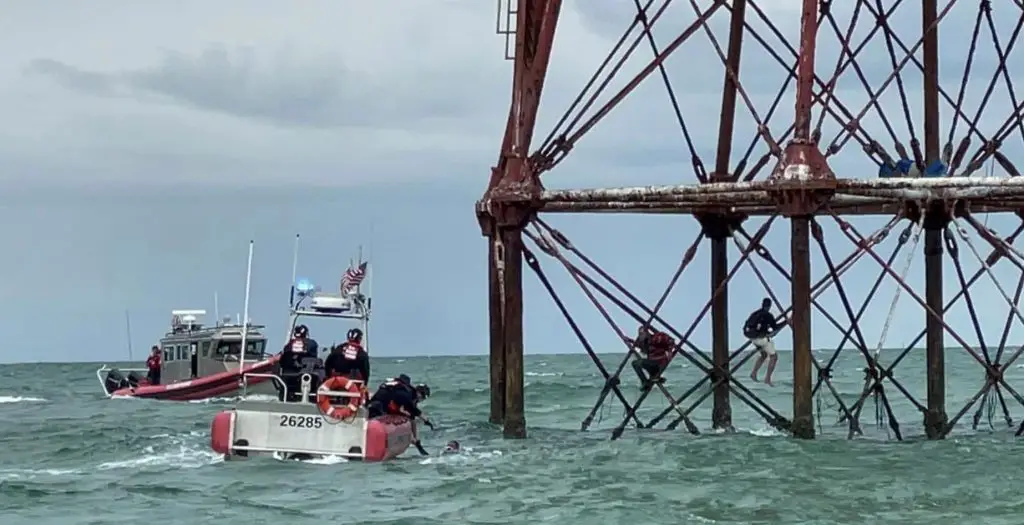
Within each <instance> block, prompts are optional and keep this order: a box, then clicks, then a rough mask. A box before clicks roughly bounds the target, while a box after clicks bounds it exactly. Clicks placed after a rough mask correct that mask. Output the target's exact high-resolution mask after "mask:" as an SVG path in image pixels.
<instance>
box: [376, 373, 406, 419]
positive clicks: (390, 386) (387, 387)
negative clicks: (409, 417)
mask: <svg viewBox="0 0 1024 525" xmlns="http://www.w3.org/2000/svg"><path fill="white" fill-rule="evenodd" d="M378 390H384V391H394V390H410V387H409V385H407V384H405V383H403V382H401V381H399V380H398V378H395V377H391V378H388V380H387V381H384V382H383V383H381V385H380V388H379V389H378ZM384 408H385V412H387V413H388V414H393V415H404V414H403V413H402V407H401V406H399V405H398V403H396V402H394V401H393V400H391V399H388V402H387V405H385V407H384Z"/></svg>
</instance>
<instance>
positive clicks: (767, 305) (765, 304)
mask: <svg viewBox="0 0 1024 525" xmlns="http://www.w3.org/2000/svg"><path fill="white" fill-rule="evenodd" d="M761 309H762V310H771V309H772V300H771V299H770V298H768V297H765V298H764V299H761Z"/></svg>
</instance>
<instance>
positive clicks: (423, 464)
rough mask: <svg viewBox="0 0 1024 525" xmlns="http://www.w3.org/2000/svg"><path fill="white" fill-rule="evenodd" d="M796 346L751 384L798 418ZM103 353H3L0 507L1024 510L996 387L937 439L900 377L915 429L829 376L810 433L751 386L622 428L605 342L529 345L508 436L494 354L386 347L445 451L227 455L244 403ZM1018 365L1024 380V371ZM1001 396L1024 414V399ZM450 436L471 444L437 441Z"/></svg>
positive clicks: (907, 375)
mask: <svg viewBox="0 0 1024 525" xmlns="http://www.w3.org/2000/svg"><path fill="white" fill-rule="evenodd" d="M816 354H817V356H818V358H819V359H821V360H824V359H825V358H827V354H826V353H825V352H817V353H816ZM789 355H790V354H788V353H784V352H783V353H780V356H781V359H780V363H779V367H778V371H777V374H776V381H777V384H776V386H775V387H774V388H770V387H767V386H765V385H761V384H757V385H753V386H751V389H752V390H753V391H754V392H755V393H756V394H757V395H758V396H760V397H762V398H763V399H765V400H766V401H767V402H768V403H769V404H771V405H772V406H773V407H774V408H776V409H777V410H779V411H780V412H781V413H783V414H786V415H789V414H790V413H791V411H792V408H791V407H792V403H791V400H790V393H791V385H792V372H791V361H790V360H789ZM604 357H605V358H606V359H608V360H610V361H613V362H614V361H615V360H616V359H617V357H615V356H604ZM886 357H887V354H886V353H885V352H883V361H884V360H885V359H886ZM888 357H889V358H891V354H890V355H888ZM923 361H924V356H923V352H915V353H913V354H912V355H911V356H910V357H909V358H908V360H907V362H905V363H903V364H901V365H900V366H899V368H897V374H896V375H897V378H899V379H900V380H901V381H902V382H903V383H904V384H905V386H906V387H907V388H908V390H909V391H910V392H911V393H912V394H913V395H914V396H916V397H917V398H918V399H920V400H921V401H922V402H924V366H923V365H924V362H923ZM680 362H681V360H680ZM862 365H863V361H862V358H860V357H859V356H857V355H856V354H854V353H852V352H844V357H843V358H841V359H840V361H839V363H838V365H837V367H836V371H835V374H834V376H835V377H834V380H833V383H834V385H835V387H836V390H837V391H838V393H839V395H840V396H841V397H842V398H843V400H844V401H845V402H846V403H848V404H849V403H852V402H853V401H854V400H855V399H856V398H857V397H858V395H859V394H860V392H861V388H862V386H863V383H862V380H863V374H862V372H861V366H862ZM97 366H98V365H96V364H82V363H69V364H19V365H4V366H0V524H2V525H20V524H32V525H71V524H96V525H100V524H102V525H114V524H122V523H123V524H138V523H150V524H152V523H163V524H198V523H218V524H224V525H227V524H235V523H237V524H262V523H267V524H270V523H274V524H278V523H286V524H288V525H302V524H307V523H308V524H322V523H347V524H348V523H350V524H359V523H366V524H370V523H375V524H385V523H390V524H416V525H428V524H449V523H450V524H484V523H490V524H512V523H548V522H550V523H584V524H594V525H597V524H605V523H607V524H627V523H629V524H648V523H649V524H660V523H701V524H714V523H718V524H740V523H785V524H833V523H851V524H852V523H857V524H863V523H886V524H896V523H899V524H904V523H905V524H910V523H920V524H929V525H938V524H946V523H948V524H963V523H968V522H972V523H974V522H976V523H985V524H987V525H988V524H991V525H995V524H1004V523H1005V524H1015V525H1017V524H1021V523H1024V491H1022V490H1021V485H1018V483H1019V481H1015V480H1020V479H1021V477H1020V476H1021V472H1022V471H1024V468H1022V467H1024V459H1022V457H1021V456H1019V455H1018V451H1019V450H1021V448H1022V447H1024V440H1022V439H1024V438H1014V437H1013V430H1014V429H1015V428H1010V427H1008V425H1007V422H1006V420H1005V418H1004V416H1003V414H1002V409H1001V406H1000V404H999V402H998V398H993V401H995V403H989V404H988V405H987V406H988V407H991V406H994V407H995V410H990V409H989V408H987V407H986V408H985V409H984V410H982V411H981V412H980V413H979V416H980V417H979V420H978V421H979V426H978V429H977V430H973V429H972V428H971V427H972V423H973V421H972V420H973V416H974V414H975V411H974V410H972V411H971V412H969V413H968V414H967V416H966V417H965V418H964V420H963V421H962V422H961V425H960V427H959V429H958V430H957V431H956V432H955V433H954V434H953V435H952V436H951V437H950V438H949V439H946V440H944V441H937V442H935V441H933V442H929V441H925V440H923V439H922V438H921V436H922V434H923V430H922V424H921V420H922V418H921V415H920V414H919V413H918V412H917V411H916V409H914V407H913V405H912V404H911V403H910V402H909V401H907V400H905V398H903V396H902V394H900V393H899V392H898V391H897V390H896V389H895V388H894V387H892V386H890V387H887V390H888V394H889V397H890V400H891V401H892V404H893V406H894V411H895V412H896V416H897V418H898V419H899V421H900V423H901V430H902V432H903V433H904V435H905V440H904V441H903V442H898V441H896V440H894V439H892V433H891V430H887V429H886V428H884V427H880V426H878V425H877V424H876V417H875V416H876V412H875V403H874V401H873V400H869V401H868V403H867V406H866V407H865V409H864V411H863V413H862V422H861V423H862V428H863V431H864V435H863V436H862V437H859V438H856V439H854V440H847V439H846V435H847V432H846V427H845V426H844V425H837V424H836V421H837V415H838V411H837V408H836V402H835V400H834V398H832V397H831V394H828V393H827V392H826V391H823V394H822V397H821V398H820V401H818V402H817V403H816V405H817V407H818V409H819V420H820V436H819V439H817V440H814V441H798V440H795V439H792V438H789V437H786V436H784V435H782V434H780V433H779V432H777V431H775V430H773V429H771V428H770V427H769V426H768V425H767V424H765V423H764V422H763V421H762V420H760V419H759V418H758V416H756V415H755V413H754V412H753V411H751V410H749V409H747V408H746V407H744V406H743V405H742V404H741V403H740V402H739V401H737V400H735V399H734V400H733V417H734V422H735V425H736V427H737V429H736V432H735V433H731V434H720V433H714V432H711V431H710V430H709V427H710V413H711V408H710V400H709V401H708V403H707V404H706V405H705V406H703V407H701V408H699V409H697V411H696V412H695V414H694V419H695V422H696V423H697V425H698V427H700V429H701V430H702V431H703V433H702V435H701V436H692V435H689V434H687V433H686V432H685V430H684V429H683V427H682V426H680V428H679V429H677V430H672V431H666V430H642V431H638V430H635V429H630V430H627V431H626V433H625V434H624V435H623V438H622V439H620V440H617V441H611V440H609V435H610V429H611V428H613V427H615V426H616V425H617V424H618V423H619V421H621V419H622V417H623V410H622V408H621V406H619V405H618V402H617V400H615V399H614V398H610V399H609V401H608V406H607V407H606V408H604V409H602V410H601V411H600V412H599V414H598V419H597V420H596V421H597V423H596V424H595V425H594V427H592V429H591V430H590V431H588V432H585V433H584V432H581V431H580V430H579V427H580V421H581V420H582V419H583V418H584V417H585V415H586V413H587V412H588V411H589V410H590V408H591V407H592V406H593V403H594V402H595V400H596V398H597V396H598V393H599V392H600V388H601V384H602V382H601V381H600V377H599V375H598V373H597V371H596V369H595V368H594V366H593V365H592V363H591V362H590V361H589V358H587V357H586V356H582V355H561V356H527V359H526V384H527V425H528V429H529V437H528V438H527V439H526V440H521V441H507V440H503V439H502V438H501V431H500V429H499V428H496V427H494V426H492V425H490V424H488V423H487V417H488V407H489V397H488V391H487V386H488V385H487V377H488V375H487V361H486V358H484V357H475V356H474V357H434V358H408V359H380V360H375V361H374V363H373V367H374V369H373V370H374V375H375V376H377V377H382V376H383V375H394V374H398V373H401V372H405V373H408V374H409V375H411V376H413V379H414V380H416V381H426V382H428V383H429V384H430V385H431V387H432V388H433V392H434V395H433V397H431V398H430V399H429V400H428V401H426V403H425V404H424V410H425V411H426V412H427V413H428V414H429V415H430V416H431V419H433V420H434V422H435V423H436V424H437V430H436V431H434V432H426V434H425V438H424V443H425V445H426V447H427V448H428V449H429V450H430V451H431V452H432V453H433V454H434V455H432V456H430V457H420V456H418V455H416V454H415V452H414V451H412V450H410V452H407V453H406V455H405V456H404V457H403V458H401V459H400V460H398V461H394V462H391V463H387V464H362V463H357V462H351V463H350V462H346V461H344V460H340V459H337V460H330V459H328V460H321V461H314V462H295V461H278V460H274V459H269V458H265V459H253V460H250V461H244V462H224V461H223V460H222V459H221V458H220V457H218V456H217V455H216V454H214V453H213V452H211V451H210V450H209V434H208V429H209V424H210V420H211V418H212V416H213V414H214V413H216V412H217V411H219V410H222V409H224V408H226V407H229V406H231V403H232V402H233V400H230V399H219V400H209V401H207V402H195V403H175V402H161V401H147V400H131V399H119V400H108V399H106V398H105V397H104V396H102V395H101V394H100V385H99V383H98V382H97V380H96V377H95V374H94V371H95V369H96V368H97ZM612 366H614V365H612ZM627 371H629V369H628V368H627ZM744 371H745V372H747V373H749V365H748V366H747V367H746V368H745V370H744ZM947 371H948V377H949V379H948V382H947V393H948V411H949V413H950V417H952V416H953V415H954V414H955V413H956V412H957V411H958V410H959V409H960V408H961V407H962V406H963V405H964V404H965V403H966V402H967V400H968V399H969V398H970V397H971V396H973V395H974V394H975V392H976V391H977V390H978V389H979V388H980V387H981V386H982V382H983V379H984V375H983V373H982V369H981V368H980V367H979V366H978V365H977V363H975V362H974V361H973V360H972V359H971V358H970V357H969V356H967V355H966V354H963V353H961V352H953V351H950V352H949V353H948V355H947ZM667 375H668V382H667V384H666V386H667V387H669V388H670V389H671V390H673V391H674V392H675V393H676V394H679V393H682V391H684V390H685V389H686V388H688V387H689V386H690V385H692V384H693V383H694V382H695V381H696V380H697V379H698V378H699V376H698V374H697V371H696V370H695V369H694V368H693V367H692V366H686V365H685V364H673V365H672V367H671V368H670V371H669V372H668V374H667ZM1008 376H1009V381H1010V383H1011V385H1020V390H1022V391H1024V370H1022V369H1017V368H1014V369H1012V370H1010V371H1008ZM624 377H626V376H625V375H624ZM740 377H744V376H743V375H741V376H740ZM623 390H624V393H625V395H626V397H627V398H629V399H630V400H632V399H635V398H636V397H637V396H638V395H639V392H640V389H639V387H638V385H637V384H636V381H635V377H634V378H629V379H624V383H623ZM699 393H701V392H698V394H699ZM1004 397H1005V398H1006V401H1007V404H1008V406H1009V408H1010V411H1011V412H1010V414H1011V418H1012V422H1013V424H1014V425H1017V424H1019V423H1020V418H1022V417H1024V409H1022V408H1021V407H1020V405H1019V404H1017V402H1016V401H1014V400H1013V398H1012V396H1010V395H1008V394H1007V395H1005V396H1004ZM659 398H661V399H659ZM666 406H667V403H666V402H665V401H664V400H663V398H662V396H661V395H660V394H656V395H655V396H652V397H651V399H650V401H649V402H648V403H646V404H645V408H644V409H643V410H641V414H642V415H643V416H644V417H646V418H650V417H651V416H652V415H654V414H656V413H657V412H659V411H660V410H661V409H662V408H664V407H666ZM451 439H457V440H459V441H460V442H461V443H462V444H463V445H464V447H465V450H464V452H463V453H462V454H461V455H455V456H443V457H442V456H439V455H437V453H438V452H439V451H440V450H441V448H442V447H443V445H444V444H445V442H447V441H448V440H451Z"/></svg>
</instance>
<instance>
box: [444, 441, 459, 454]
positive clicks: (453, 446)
mask: <svg viewBox="0 0 1024 525" xmlns="http://www.w3.org/2000/svg"><path fill="white" fill-rule="evenodd" d="M460 450H462V446H461V445H459V442H458V441H455V440H454V439H453V440H451V441H449V442H448V444H447V445H445V446H444V453H445V454H455V453H457V452H459V451H460Z"/></svg>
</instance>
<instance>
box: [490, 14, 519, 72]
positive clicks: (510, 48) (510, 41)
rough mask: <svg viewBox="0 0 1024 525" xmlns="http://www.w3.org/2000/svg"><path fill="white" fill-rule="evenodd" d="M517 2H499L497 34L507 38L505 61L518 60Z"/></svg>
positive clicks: (496, 24)
mask: <svg viewBox="0 0 1024 525" xmlns="http://www.w3.org/2000/svg"><path fill="white" fill-rule="evenodd" d="M514 3H517V0H498V16H497V20H496V23H495V33H497V34H498V35H503V36H504V37H505V60H513V59H515V58H516V40H515V36H516V25H517V16H516V13H517V12H516V7H515V6H514V5H513V4H514Z"/></svg>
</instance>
